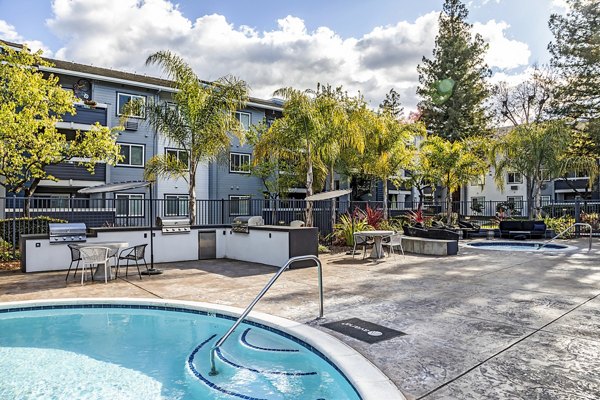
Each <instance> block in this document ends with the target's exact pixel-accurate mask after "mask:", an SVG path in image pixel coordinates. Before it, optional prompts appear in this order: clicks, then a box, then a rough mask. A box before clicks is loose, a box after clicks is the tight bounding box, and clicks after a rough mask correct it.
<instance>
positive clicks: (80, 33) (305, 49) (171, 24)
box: [47, 0, 529, 109]
mask: <svg viewBox="0 0 600 400" xmlns="http://www.w3.org/2000/svg"><path fill="white" fill-rule="evenodd" d="M53 13H54V15H53V17H52V18H51V19H50V20H48V21H47V24H48V27H49V28H50V29H51V30H52V31H53V33H55V34H57V35H59V36H60V37H62V38H63V40H64V43H65V45H64V46H63V47H62V48H61V49H59V50H58V51H57V52H56V57H57V58H62V59H66V60H73V61H77V62H81V63H87V64H93V65H100V66H107V67H111V68H118V69H124V70H129V71H137V72H145V71H149V70H148V69H147V68H146V67H145V66H144V62H145V59H146V58H147V56H148V55H150V54H152V53H153V52H156V51H158V50H165V49H169V50H171V51H174V52H176V53H178V54H180V55H181V56H182V57H183V58H184V59H185V60H186V61H188V62H189V63H190V64H191V65H192V66H193V67H194V69H195V71H196V73H197V74H198V75H199V76H200V77H202V78H203V79H207V80H211V79H216V78H218V77H219V76H222V75H226V74H233V75H236V76H239V77H240V78H242V79H244V80H246V81H247V82H248V83H249V84H250V85H251V87H252V89H253V93H252V94H253V95H254V96H257V97H263V98H269V97H271V95H272V92H273V91H274V90H275V89H278V88H280V87H284V86H293V87H297V88H314V87H315V86H316V83H317V82H322V83H325V82H327V83H331V84H332V85H343V86H344V87H345V88H346V89H347V90H349V91H350V92H351V93H356V92H357V91H359V90H360V91H361V92H362V93H363V94H364V95H365V97H366V98H367V99H370V100H371V102H372V105H374V106H376V105H377V104H378V103H379V102H380V101H381V100H382V99H383V97H384V96H385V93H386V92H388V91H389V89H391V88H392V87H393V88H395V89H396V90H397V91H398V92H400V94H401V96H402V102H403V103H404V105H405V107H406V108H407V109H413V108H414V107H415V105H416V102H417V99H416V96H415V89H416V86H417V84H418V75H417V70H416V67H417V65H418V64H419V63H420V62H421V59H422V57H423V56H427V57H431V54H432V50H433V46H434V39H435V36H436V34H437V26H438V25H437V19H438V14H437V13H434V12H431V13H428V14H425V15H423V16H421V17H419V18H417V19H416V20H415V21H414V22H407V21H400V22H398V23H397V24H395V25H388V26H381V27H375V28H374V29H373V30H372V31H371V32H369V33H367V34H365V35H363V36H362V37H359V38H352V37H350V38H343V37H340V36H339V35H338V34H337V33H336V32H334V31H332V30H331V29H330V28H327V27H320V28H318V29H316V30H314V31H308V30H307V28H306V26H305V24H304V21H303V20H302V19H300V18H297V17H294V16H287V17H284V18H281V19H279V20H278V21H277V23H278V25H277V28H275V29H273V30H271V31H265V32H260V31H257V30H256V29H253V28H251V27H248V26H240V27H236V26H234V25H232V24H231V23H229V22H228V21H227V20H226V18H225V17H224V16H222V15H217V14H213V15H205V16H203V17H200V18H197V19H196V20H190V19H188V18H187V17H186V16H184V15H183V14H182V13H181V12H180V11H179V9H178V8H177V6H175V5H173V4H172V3H171V2H169V1H168V0H145V1H143V0H55V1H54V2H53ZM477 29H478V30H477V31H478V32H480V33H482V35H483V37H484V38H485V39H486V40H489V41H490V55H488V58H487V61H488V63H489V64H490V66H493V67H497V68H501V69H504V68H514V67H516V66H519V65H523V64H524V63H526V62H527V59H528V57H529V50H528V48H527V45H525V44H524V43H521V42H518V41H515V40H510V39H508V38H506V37H505V31H506V30H507V29H508V25H507V24H506V23H504V22H495V21H489V22H488V23H486V24H478V25H477Z"/></svg>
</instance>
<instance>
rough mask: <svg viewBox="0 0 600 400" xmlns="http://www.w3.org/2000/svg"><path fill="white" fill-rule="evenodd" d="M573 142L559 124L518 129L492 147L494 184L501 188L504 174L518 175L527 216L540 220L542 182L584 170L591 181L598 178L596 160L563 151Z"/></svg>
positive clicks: (544, 123) (546, 123) (567, 129)
mask: <svg viewBox="0 0 600 400" xmlns="http://www.w3.org/2000/svg"><path fill="white" fill-rule="evenodd" d="M572 141H573V136H572V134H571V131H570V129H569V127H568V126H567V125H565V124H564V123H563V122H562V121H546V122H539V123H530V124H522V125H519V126H517V127H516V128H514V129H512V130H511V131H510V132H508V133H507V134H506V135H504V136H502V137H500V138H499V139H498V141H497V142H496V144H495V146H493V147H492V152H491V160H492V163H493V165H494V168H495V180H496V184H497V185H498V187H499V188H500V189H502V188H503V186H504V176H505V173H506V172H507V171H514V172H518V173H520V174H521V175H522V176H523V177H525V178H526V182H527V187H526V194H527V207H528V215H534V216H535V217H536V218H539V217H540V214H541V186H542V182H543V180H544V179H546V178H547V177H552V176H561V175H563V174H566V173H567V172H568V171H570V170H579V171H582V170H585V171H587V172H588V173H589V174H590V180H592V179H593V177H595V176H596V175H597V169H598V168H597V162H596V158H595V157H593V156H585V155H584V154H573V153H570V152H567V151H565V149H568V148H570V147H572V145H573V143H572Z"/></svg>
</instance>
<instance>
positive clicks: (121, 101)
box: [117, 93, 146, 118]
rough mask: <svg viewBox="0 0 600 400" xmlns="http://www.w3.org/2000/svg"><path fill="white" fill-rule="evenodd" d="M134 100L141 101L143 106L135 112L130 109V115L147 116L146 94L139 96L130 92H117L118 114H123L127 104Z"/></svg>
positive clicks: (134, 116) (136, 116) (135, 116)
mask: <svg viewBox="0 0 600 400" xmlns="http://www.w3.org/2000/svg"><path fill="white" fill-rule="evenodd" d="M132 100H135V101H136V102H139V103H140V106H141V107H140V109H139V110H136V111H137V112H135V113H133V112H132V111H133V110H130V112H132V114H131V115H130V117H133V118H146V110H145V107H146V96H138V95H135V94H128V93H117V115H122V114H123V107H125V104H127V103H129V102H130V101H132Z"/></svg>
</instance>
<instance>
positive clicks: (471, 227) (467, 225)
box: [458, 219, 481, 239]
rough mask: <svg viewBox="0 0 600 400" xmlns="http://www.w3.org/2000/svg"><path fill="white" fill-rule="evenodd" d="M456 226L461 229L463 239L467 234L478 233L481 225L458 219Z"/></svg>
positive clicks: (467, 236) (466, 237)
mask: <svg viewBox="0 0 600 400" xmlns="http://www.w3.org/2000/svg"><path fill="white" fill-rule="evenodd" d="M458 227H459V228H460V230H462V231H463V236H464V238H465V239H468V238H469V235H472V234H474V233H479V231H480V230H481V227H480V226H479V225H477V224H474V223H473V222H469V221H465V220H460V219H459V220H458Z"/></svg>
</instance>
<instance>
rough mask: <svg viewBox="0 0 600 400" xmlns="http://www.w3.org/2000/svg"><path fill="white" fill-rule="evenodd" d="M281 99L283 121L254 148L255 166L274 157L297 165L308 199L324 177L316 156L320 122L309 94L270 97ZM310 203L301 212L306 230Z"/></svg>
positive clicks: (286, 91) (282, 92)
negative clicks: (302, 175) (302, 177)
mask: <svg viewBox="0 0 600 400" xmlns="http://www.w3.org/2000/svg"><path fill="white" fill-rule="evenodd" d="M274 95H275V96H280V97H283V98H284V99H285V100H286V102H285V104H284V106H283V117H282V118H279V119H277V120H275V121H274V122H273V124H272V125H271V127H270V128H269V130H268V131H267V132H266V133H265V134H264V135H262V136H261V138H260V140H259V141H258V143H257V144H256V147H255V148H254V156H255V162H260V161H261V160H265V159H268V158H269V157H271V156H275V157H277V158H278V159H282V160H284V161H286V162H289V163H291V164H295V165H298V166H299V168H301V170H302V171H303V172H304V176H305V177H306V179H305V181H304V182H305V185H306V196H307V197H308V196H312V194H313V191H314V189H315V188H318V189H320V188H322V187H323V184H324V183H325V178H326V176H327V166H326V165H325V164H324V162H323V160H322V159H321V158H320V156H319V145H320V143H321V135H322V119H321V118H320V115H319V113H318V112H317V110H316V107H315V101H314V96H313V95H311V93H310V91H301V90H298V89H294V88H290V87H287V88H282V89H279V90H277V91H275V93H274ZM312 208H313V207H312V202H310V201H309V202H307V205H306V210H305V223H306V226H312V225H313V220H312Z"/></svg>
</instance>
